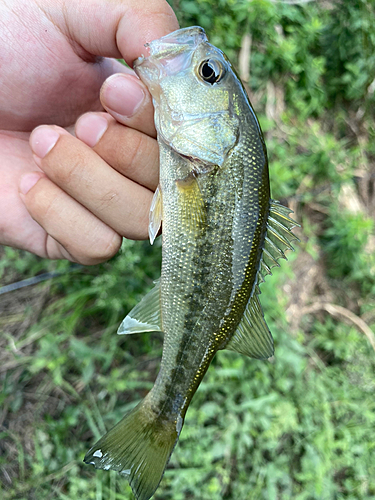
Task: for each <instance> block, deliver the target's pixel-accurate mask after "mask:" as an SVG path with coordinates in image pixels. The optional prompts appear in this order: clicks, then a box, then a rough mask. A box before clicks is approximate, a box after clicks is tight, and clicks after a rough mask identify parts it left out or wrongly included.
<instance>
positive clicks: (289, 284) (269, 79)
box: [0, 0, 375, 500]
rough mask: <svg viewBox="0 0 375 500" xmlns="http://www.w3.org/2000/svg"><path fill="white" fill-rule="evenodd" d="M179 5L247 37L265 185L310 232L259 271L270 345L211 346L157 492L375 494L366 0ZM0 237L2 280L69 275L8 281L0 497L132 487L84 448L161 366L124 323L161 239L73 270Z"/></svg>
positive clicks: (96, 494) (218, 40)
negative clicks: (89, 458) (100, 467)
mask: <svg viewBox="0 0 375 500" xmlns="http://www.w3.org/2000/svg"><path fill="white" fill-rule="evenodd" d="M171 5H172V6H173V7H174V9H175V11H176V13H177V15H178V17H179V20H180V23H181V26H189V25H193V24H198V25H201V26H203V27H204V28H205V29H206V31H207V33H208V36H209V38H210V41H211V42H212V43H213V44H215V45H217V46H219V47H221V48H222V49H223V50H224V51H225V52H226V53H227V55H228V57H229V58H230V59H231V60H232V62H233V63H234V65H235V66H237V67H239V64H238V61H239V56H240V53H241V57H242V59H243V60H244V61H245V67H246V66H247V68H248V69H249V71H250V78H249V81H248V82H247V85H248V90H249V94H250V96H251V100H252V102H253V104H254V107H255V110H256V112H257V114H258V117H259V119H260V122H261V125H262V128H263V130H264V132H265V137H266V143H267V146H268V152H269V159H270V175H271V185H272V190H273V197H274V198H275V199H280V200H281V201H282V202H283V203H288V204H289V206H291V207H292V208H293V209H294V210H295V212H296V214H295V215H296V217H297V218H298V220H299V221H300V222H301V224H302V230H300V231H299V233H298V235H299V237H300V239H301V244H300V245H299V246H298V249H297V251H296V252H295V253H294V254H292V255H291V257H290V261H289V262H288V263H284V264H283V265H282V266H281V268H280V269H277V270H276V271H275V272H274V276H273V277H270V278H268V280H267V282H266V283H265V284H264V285H262V295H261V300H262V304H263V307H264V310H265V315H266V319H267V322H268V324H269V327H270V329H271V331H272V332H273V335H274V338H275V344H276V356H275V359H274V360H273V361H272V362H266V361H264V362H263V361H256V360H251V359H247V358H244V357H241V356H239V355H236V354H235V353H231V352H227V351H224V352H220V353H218V355H217V356H216V358H215V359H214V362H213V364H212V366H211V367H210V369H209V371H208V373H207V375H206V377H205V379H204V381H203V383H202V385H201V387H200V389H199V390H198V392H197V394H196V396H195V397H194V399H193V402H192V405H191V408H190V409H189V412H188V414H187V419H186V423H185V426H184V429H183V432H182V435H181V439H180V443H179V445H178V446H177V448H176V450H175V452H174V454H173V456H172V459H171V463H170V466H169V468H168V470H167V472H166V474H165V477H164V479H163V481H162V483H161V486H160V488H159V489H158V491H157V493H156V494H155V497H154V498H155V500H161V499H163V500H184V499H197V500H198V499H199V500H219V499H224V500H232V499H233V500H237V499H267V500H276V499H290V498H293V499H298V500H312V499H337V500H338V499H368V500H369V499H375V399H374V392H375V378H374V372H375V359H374V350H373V348H372V346H371V344H370V341H369V337H368V335H369V333H368V330H366V327H367V328H368V329H369V328H372V329H373V330H374V327H375V312H374V305H375V257H374V254H375V237H374V214H375V167H374V164H375V130H374V118H375V117H374V105H375V97H374V96H375V94H374V90H375V71H374V70H375V24H374V18H375V6H374V2H373V1H371V0H351V1H344V0H342V1H339V0H336V1H322V2H315V1H310V2H303V1H300V3H299V4H297V3H296V2H294V3H290V2H283V1H270V0H194V1H193V0H180V1H178V0H175V1H174V2H173V1H171ZM246 34H250V35H251V50H250V51H249V52H248V53H246V52H244V51H243V46H244V36H245V35H246ZM241 47H242V52H241ZM1 252H2V253H1V261H0V278H1V282H2V284H7V283H10V282H13V281H16V280H18V279H22V278H25V277H29V276H34V275H35V274H37V273H40V272H42V271H46V270H59V271H61V272H62V273H63V275H62V276H61V277H59V278H56V279H55V280H53V282H51V283H48V284H42V285H38V286H36V287H33V288H32V289H31V288H27V289H24V290H21V291H19V292H11V293H8V294H5V295H3V296H0V299H1V300H0V311H1V316H0V329H1V330H0V331H1V336H0V352H1V354H0V360H1V363H0V379H1V386H0V390H1V392H0V497H1V498H2V499H4V500H13V499H18V500H26V499H27V500H34V499H44V498H48V499H51V498H55V499H61V500H78V499H82V498H85V499H93V500H94V499H95V500H101V499H106V500H127V499H131V498H132V495H131V492H130V488H129V486H128V485H127V482H126V481H125V480H124V479H122V478H121V477H119V476H118V475H117V474H116V473H108V472H103V471H98V472H95V471H94V470H93V469H92V468H90V467H88V466H85V465H84V464H83V463H82V458H83V456H84V453H85V451H86V450H87V449H88V447H90V445H91V444H93V442H94V441H95V440H96V439H97V438H99V437H100V436H101V435H102V434H103V433H104V432H105V430H106V429H107V430H108V429H109V428H110V427H111V426H112V425H113V424H114V423H115V422H117V421H118V420H119V419H120V417H121V416H122V415H123V414H124V412H125V411H126V410H127V409H129V408H131V407H132V406H133V405H134V404H135V403H136V402H137V401H139V399H140V398H142V397H143V396H144V395H145V394H146V393H147V391H148V390H149V389H150V388H151V387H152V383H153V380H154V379H155V377H156V374H157V371H158V366H159V360H160V356H161V348H162V338H161V336H160V335H158V334H150V335H139V336H133V337H127V338H123V337H119V336H117V335H116V328H117V326H118V324H119V322H120V320H121V319H122V317H123V316H124V315H125V314H126V313H127V312H128V311H129V310H130V308H131V307H133V306H134V305H135V304H136V303H137V302H138V301H139V299H140V298H141V297H142V296H143V294H144V293H145V292H146V291H147V290H148V289H149V288H150V287H151V286H152V282H153V280H154V279H156V278H157V277H158V273H159V269H160V242H159V244H158V245H156V248H155V247H153V248H151V247H150V246H149V245H148V243H147V242H145V243H139V242H132V241H125V242H124V244H123V247H122V250H121V252H120V253H119V255H117V256H116V257H115V258H114V259H112V260H111V261H110V262H108V263H106V264H103V265H100V266H95V267H91V268H85V269H76V270H74V271H69V267H70V266H69V264H68V263H65V262H58V263H55V262H49V261H43V260H40V259H38V258H36V257H34V256H32V255H30V254H26V253H23V252H18V251H15V250H13V249H10V248H3V249H2V250H1ZM332 305H333V309H332V307H331V306H332ZM366 332H367V336H366ZM370 334H371V331H370Z"/></svg>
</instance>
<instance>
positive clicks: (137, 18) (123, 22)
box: [43, 0, 179, 66]
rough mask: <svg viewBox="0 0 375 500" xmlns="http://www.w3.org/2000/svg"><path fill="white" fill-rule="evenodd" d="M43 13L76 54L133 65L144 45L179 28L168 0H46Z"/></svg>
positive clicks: (142, 51)
mask: <svg viewBox="0 0 375 500" xmlns="http://www.w3.org/2000/svg"><path fill="white" fill-rule="evenodd" d="M44 4H45V5H43V10H44V11H45V12H46V13H47V14H48V15H49V16H50V17H51V18H52V19H53V20H54V22H55V23H56V24H58V25H59V27H60V29H61V30H62V31H63V33H64V34H65V35H66V36H67V37H68V38H69V39H70V40H71V41H72V42H73V46H74V47H75V49H76V51H79V50H80V49H83V50H84V51H85V52H87V53H88V54H92V55H96V56H103V57H115V58H121V57H122V58H124V59H125V61H126V62H127V64H129V66H132V63H133V61H134V59H136V58H137V57H139V56H140V55H141V54H142V53H144V50H145V49H144V44H145V43H146V42H150V41H152V40H155V39H156V38H160V37H161V36H164V35H166V34H167V33H170V32H171V31H174V30H176V29H178V27H179V26H178V22H177V19H176V16H175V14H174V12H173V10H172V8H171V7H170V6H169V5H168V3H167V2H166V1H165V0H105V1H104V2H98V1H97V0H81V1H79V2H77V1H76V0H55V2H51V0H44Z"/></svg>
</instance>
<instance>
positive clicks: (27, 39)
mask: <svg viewBox="0 0 375 500" xmlns="http://www.w3.org/2000/svg"><path fill="white" fill-rule="evenodd" d="M32 4H33V2H30V3H29V4H28V5H27V7H26V8H22V12H20V13H19V14H18V13H17V9H15V8H13V9H12V10H10V9H8V7H6V6H4V5H3V4H1V6H0V19H1V20H2V21H3V22H4V25H2V24H1V23H0V35H1V36H0V38H2V37H4V38H5V46H6V45H8V47H11V49H9V51H8V52H7V53H4V51H2V53H1V54H0V66H1V76H0V111H1V112H0V179H1V182H0V234H1V241H0V243H3V244H11V245H12V246H18V247H19V248H25V249H27V250H29V251H32V252H34V253H37V254H39V255H45V250H44V245H45V240H46V233H45V231H44V230H43V229H42V228H41V227H40V226H39V225H38V224H37V223H36V222H35V221H33V219H32V218H31V217H30V215H29V213H28V212H27V210H26V208H25V206H24V204H23V203H22V201H21V199H20V197H19V194H18V185H19V180H20V177H21V176H22V175H23V174H24V173H26V172H28V171H35V170H38V167H37V166H36V165H35V163H34V162H33V159H32V155H31V150H30V148H29V144H28V138H29V135H30V132H31V130H32V129H33V128H34V127H36V126H37V125H40V124H42V123H55V124H58V125H60V126H63V127H69V126H70V125H73V124H74V122H75V120H76V119H77V117H78V116H79V115H80V114H82V113H84V112H85V111H89V110H99V109H101V106H100V102H99V89H100V86H101V84H102V83H103V81H104V79H105V78H106V77H107V76H108V75H109V74H111V73H113V66H112V64H111V62H110V61H109V60H95V59H93V57H92V56H91V55H90V54H88V53H86V52H85V51H84V50H83V49H81V48H80V47H74V45H73V44H71V43H70V41H69V40H68V38H67V37H66V36H65V35H64V34H62V32H61V31H60V28H58V27H57V26H56V25H55V24H54V23H52V22H51V21H50V20H49V19H48V18H47V17H46V16H45V15H44V13H43V12H42V11H41V10H39V8H36V6H35V5H32ZM36 12H37V13H38V15H37V16H36ZM28 13H29V14H30V16H28ZM25 19H27V20H28V22H27V23H24V22H23V20H25ZM5 23H6V24H5ZM41 25H42V29H41ZM12 33H17V35H18V41H17V43H18V44H19V45H18V46H17V45H16V46H15V43H14V38H13V39H12V40H10V41H11V43H9V44H7V43H6V42H7V40H6V37H7V36H8V34H9V36H13V37H14V35H12ZM15 75H17V77H15ZM15 82H16V85H15Z"/></svg>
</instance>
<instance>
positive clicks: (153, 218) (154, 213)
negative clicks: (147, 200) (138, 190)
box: [148, 186, 163, 245]
mask: <svg viewBox="0 0 375 500" xmlns="http://www.w3.org/2000/svg"><path fill="white" fill-rule="evenodd" d="M162 219H163V200H162V196H161V189H160V186H158V187H157V189H156V191H155V193H154V197H153V198H152V202H151V207H150V219H149V225H148V236H149V238H150V243H151V245H152V244H153V243H154V241H155V238H156V236H157V235H158V232H159V229H160V227H161V221H162Z"/></svg>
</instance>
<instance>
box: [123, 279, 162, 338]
mask: <svg viewBox="0 0 375 500" xmlns="http://www.w3.org/2000/svg"><path fill="white" fill-rule="evenodd" d="M161 331H162V328H161V309H160V281H157V282H156V283H155V286H154V288H153V289H152V290H151V291H150V292H148V294H147V295H145V296H144V297H143V299H142V300H141V301H140V302H139V303H138V304H137V305H136V306H135V307H133V309H132V310H131V311H130V313H129V314H128V315H127V316H126V318H125V319H124V320H123V322H122V323H121V325H120V326H119V329H118V331H117V333H118V334H119V335H129V334H131V333H143V332H161Z"/></svg>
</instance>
